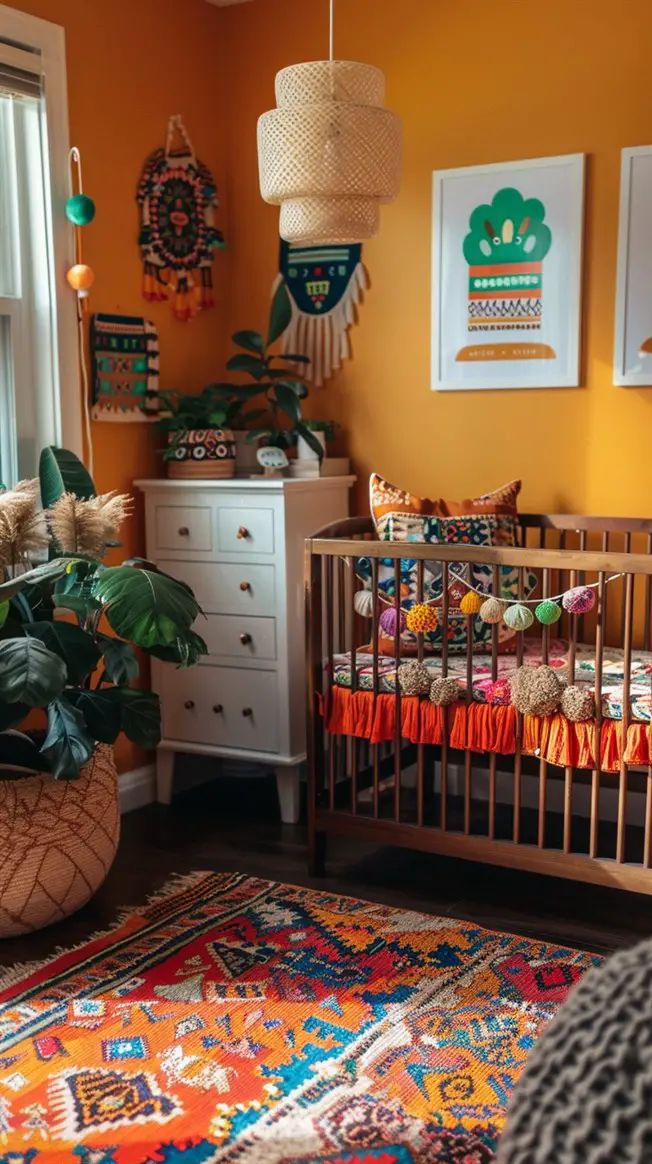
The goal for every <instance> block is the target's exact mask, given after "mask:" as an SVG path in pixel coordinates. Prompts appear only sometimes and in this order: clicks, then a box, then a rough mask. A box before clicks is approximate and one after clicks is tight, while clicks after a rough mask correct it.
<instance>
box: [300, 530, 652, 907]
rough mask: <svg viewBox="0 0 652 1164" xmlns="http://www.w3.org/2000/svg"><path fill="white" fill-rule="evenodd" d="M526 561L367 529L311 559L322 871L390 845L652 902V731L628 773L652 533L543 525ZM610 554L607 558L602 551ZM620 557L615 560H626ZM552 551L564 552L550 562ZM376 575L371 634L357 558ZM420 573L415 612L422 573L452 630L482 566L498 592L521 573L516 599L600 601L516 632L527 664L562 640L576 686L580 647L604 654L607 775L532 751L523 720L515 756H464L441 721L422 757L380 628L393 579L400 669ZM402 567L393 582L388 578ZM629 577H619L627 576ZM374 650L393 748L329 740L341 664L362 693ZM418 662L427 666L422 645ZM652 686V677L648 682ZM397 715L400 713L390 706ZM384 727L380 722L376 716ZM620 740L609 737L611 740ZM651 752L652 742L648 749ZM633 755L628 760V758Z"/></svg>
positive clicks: (469, 642)
mask: <svg viewBox="0 0 652 1164" xmlns="http://www.w3.org/2000/svg"><path fill="white" fill-rule="evenodd" d="M521 521H522V542H521V545H519V546H517V547H505V548H489V547H473V546H461V545H451V546H444V545H437V546H433V545H423V544H416V543H409V544H405V543H394V542H378V541H375V540H374V534H373V527H372V525H371V523H370V522H369V521H368V520H367V519H363V518H354V519H348V520H347V521H344V522H341V523H337V524H336V525H334V526H331V527H329V528H328V529H326V530H324V531H321V532H320V534H319V535H317V536H316V537H315V538H313V539H311V540H310V541H308V542H307V544H306V612H307V636H306V643H307V674H308V750H309V834H310V860H311V866H312V868H313V870H315V871H319V870H320V869H321V868H322V867H323V862H324V854H325V840H326V836H327V834H329V833H335V834H340V835H346V836H349V837H355V838H358V839H359V840H361V841H369V842H373V843H377V844H382V845H391V844H394V845H401V846H406V847H410V848H417V849H422V850H427V851H432V852H438V853H443V854H448V855H452V856H456V857H465V858H468V859H472V860H476V861H484V862H489V863H493V864H498V865H505V866H512V867H515V868H523V869H528V870H531V871H535V872H540V873H549V874H554V875H557V876H564V877H568V878H572V879H575V880H581V881H588V882H596V883H601V884H604V885H610V886H615V887H620V888H626V889H631V890H637V891H641V892H646V893H652V871H651V865H652V762H651V760H652V731H651V730H650V727H649V725H648V724H642V725H639V724H637V725H636V731H637V732H638V735H637V737H636V738H637V739H640V740H643V739H644V735H645V733H646V732H647V736H648V737H649V742H650V754H649V755H648V754H647V753H646V762H645V763H644V764H641V763H640V762H636V763H632V762H631V755H630V753H631V749H629V744H628V741H629V739H630V736H631V733H630V727H631V726H632V712H631V707H630V687H631V673H632V656H633V654H634V652H636V651H639V650H649V649H650V643H651V627H650V621H651V614H652V611H651V605H652V603H651V597H652V552H651V551H652V521H644V520H642V519H631V521H629V520H627V522H626V520H625V519H600V518H582V517H577V516H574V515H570V516H559V515H552V516H550V515H530V516H526V517H524V518H522V519H521ZM596 543H597V548H595V547H596ZM614 545H615V546H617V547H618V548H613V547H614ZM551 547H553V548H551ZM360 557H364V558H366V559H368V560H369V563H370V574H371V593H372V596H373V609H372V618H371V622H370V623H369V622H363V620H362V619H361V618H360V617H359V616H358V615H357V614H356V612H355V608H354V604H353V599H354V595H355V593H356V590H357V589H359V585H360V583H359V580H358V576H357V559H358V558H360ZM404 558H410V559H412V560H415V561H416V579H417V581H416V585H417V595H416V597H417V601H419V600H420V599H421V598H423V587H424V570H425V568H426V563H427V564H428V568H429V569H432V568H433V566H434V567H436V568H437V569H439V570H440V571H441V582H442V586H441V594H442V597H441V608H440V619H441V624H442V626H443V627H444V628H446V627H447V623H448V614H449V597H448V591H449V583H450V582H451V581H452V579H453V577H454V574H455V572H456V566H455V564H457V563H459V564H461V565H462V566H466V565H467V564H474V563H476V564H482V565H483V566H487V567H489V568H490V569H491V577H492V579H493V585H492V590H493V592H494V593H499V592H500V576H501V570H502V569H503V568H504V567H509V568H514V569H515V570H516V572H517V578H518V597H521V598H522V597H524V596H525V590H526V579H527V578H528V577H529V576H530V575H531V574H534V575H535V576H536V579H537V588H536V590H535V591H534V594H533V596H536V597H537V598H539V599H540V600H542V599H544V598H546V597H551V596H554V595H558V594H561V593H562V592H564V591H565V590H567V589H569V588H571V587H573V586H576V585H592V586H594V588H595V590H596V594H597V601H596V604H595V607H594V608H593V610H592V611H591V612H590V613H588V614H585V615H577V614H568V613H564V614H563V616H562V620H560V622H559V623H557V624H556V625H555V626H553V627H549V626H541V625H539V624H535V625H534V626H533V627H532V628H530V629H529V630H527V631H525V632H517V633H516V645H515V651H516V665H520V663H521V662H522V661H523V657H524V651H525V647H526V644H527V643H530V644H531V640H532V639H533V637H538V642H539V645H540V655H541V660H542V662H543V663H546V662H548V660H549V655H550V649H551V642H552V639H553V638H557V637H563V638H564V639H565V640H566V641H567V643H568V654H567V670H568V681H569V682H570V683H573V682H574V679H575V676H576V668H577V653H578V645H579V644H580V643H584V644H589V645H590V646H591V648H592V650H593V651H594V654H595V691H596V700H595V720H594V723H593V724H592V725H591V730H592V732H593V735H592V739H593V755H594V757H595V759H594V764H593V766H592V767H591V768H590V769H586V768H578V767H575V766H574V765H573V764H571V763H565V764H563V765H559V764H557V763H554V762H552V761H551V759H550V757H549V756H548V755H545V754H543V753H542V754H541V755H536V754H532V751H531V750H530V751H529V752H527V751H526V750H525V749H524V746H523V745H524V730H525V728H526V727H527V724H525V723H524V717H523V715H521V714H520V713H519V712H515V713H513V714H514V717H515V728H514V734H515V745H514V749H513V753H511V752H510V753H505V754H501V753H500V752H499V751H496V750H491V751H488V752H487V753H486V754H483V753H482V752H480V751H478V750H477V744H476V745H475V746H473V747H472V746H469V745H468V744H467V745H466V746H464V747H462V746H460V738H459V732H457V733H455V732H454V731H453V730H452V727H451V723H452V720H451V716H450V715H449V714H448V713H447V712H444V714H443V719H442V729H441V739H439V740H438V742H437V743H436V744H432V743H428V742H424V739H423V738H422V736H421V735H420V734H419V731H418V730H417V731H416V734H415V733H413V734H412V735H407V736H406V732H405V722H406V714H405V713H406V707H405V705H406V701H412V704H414V699H415V697H413V696H406V695H404V694H403V693H402V692H401V689H400V684H399V683H398V682H397V683H396V684H395V689H394V691H393V692H392V694H391V695H387V694H384V695H383V694H382V692H381V675H380V662H379V653H378V646H379V642H378V639H379V632H378V618H379V614H380V610H381V609H382V608H381V605H380V598H379V588H378V581H379V569H380V563H381V560H382V562H383V569H384V571H385V574H386V573H387V570H388V568H389V570H390V571H391V570H393V571H394V579H395V585H394V591H395V593H394V596H393V599H392V602H393V604H394V606H395V609H396V611H397V619H396V620H395V621H396V632H395V636H394V640H395V641H394V652H395V655H396V657H397V661H398V657H399V656H400V655H401V640H400V620H399V618H398V611H399V607H400V601H401V599H400V577H401V560H402V559H404ZM388 563H389V567H388ZM614 576H616V577H614ZM473 622H474V620H473V617H469V618H468V619H467V620H466V653H465V659H464V670H465V675H466V693H465V697H464V698H465V700H466V702H467V703H470V702H471V701H472V699H473V694H472V693H473V665H474V650H473V646H474V626H473ZM365 644H369V646H370V654H371V663H370V666H371V681H370V689H369V693H368V695H365V696H364V699H365V701H366V702H365V706H367V707H368V708H372V709H373V707H374V706H376V707H377V706H378V702H379V701H383V700H384V707H385V708H386V709H387V710H388V713H391V715H390V718H391V721H392V723H393V725H394V726H393V729H392V736H391V738H382V739H377V738H376V739H374V738H371V737H369V736H367V737H365V735H364V733H361V732H358V733H357V734H356V733H355V732H346V733H345V732H343V731H341V730H340V731H336V730H329V724H331V723H332V719H333V717H332V714H331V713H332V709H333V705H334V702H335V701H336V699H337V698H338V692H337V691H336V690H335V685H334V676H335V658H336V656H338V655H345V656H346V660H347V662H346V666H347V668H348V671H349V675H348V683H347V689H348V691H349V692H350V693H351V694H352V695H356V693H358V692H359V691H360V684H359V678H358V657H359V654H360V650H361V648H362V647H363V646H364V645H365ZM616 647H617V648H619V650H621V651H622V719H621V720H620V723H619V727H618V728H617V729H616V730H615V736H614V738H615V739H616V741H617V742H618V741H620V742H619V743H618V747H619V749H620V752H619V759H618V761H617V770H615V771H614V770H613V764H612V765H611V767H609V768H608V769H607V768H605V767H604V765H603V760H602V754H603V750H602V742H603V735H605V734H606V733H607V731H609V732H610V733H611V735H612V736H613V734H614V729H613V727H612V726H609V727H608V726H607V725H606V723H605V721H604V719H603V713H602V699H601V695H600V693H601V690H602V679H603V669H604V665H605V652H606V651H608V652H610V654H611V655H613V653H614V648H616ZM488 653H489V655H490V660H491V677H492V679H494V680H495V679H496V678H497V676H498V667H499V662H498V661H499V636H498V628H497V627H494V628H493V629H492V632H491V643H490V647H489V651H488ZM416 657H417V658H418V659H420V660H423V657H424V644H423V641H422V640H421V637H419V642H418V646H417V653H416ZM450 666H451V656H450V653H449V648H448V640H447V636H446V634H444V635H443V636H442V644H441V675H442V677H447V676H448V674H449V670H450ZM650 683H651V685H652V676H650ZM390 705H391V706H390ZM370 714H371V713H370ZM641 733H643V734H641ZM610 738H611V737H610ZM645 738H647V737H645ZM628 749H629V750H628Z"/></svg>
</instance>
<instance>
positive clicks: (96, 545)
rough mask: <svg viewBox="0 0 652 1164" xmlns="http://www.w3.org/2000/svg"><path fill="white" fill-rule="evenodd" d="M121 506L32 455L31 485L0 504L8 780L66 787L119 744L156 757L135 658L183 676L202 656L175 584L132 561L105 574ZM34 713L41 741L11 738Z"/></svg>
mask: <svg viewBox="0 0 652 1164" xmlns="http://www.w3.org/2000/svg"><path fill="white" fill-rule="evenodd" d="M39 492H40V495H41V498H42V501H43V505H42V507H41V505H40V504H39ZM130 501H131V499H130V498H129V497H127V496H125V495H121V494H116V493H108V494H103V495H99V496H98V495H96V493H95V489H94V486H93V482H92V480H91V478H90V477H89V475H88V473H87V472H86V470H85V469H84V466H83V465H82V464H81V462H80V461H79V460H78V459H77V458H76V457H75V456H74V454H72V453H70V452H68V451H67V450H65V449H54V448H50V449H45V450H44V451H43V453H42V455H41V461H40V482H39V481H22V482H20V483H19V484H18V485H17V486H16V487H15V489H13V490H5V491H4V492H0V764H3V765H10V766H11V769H12V774H13V775H14V776H15V775H16V772H15V770H16V769H17V770H19V771H18V774H19V775H20V774H23V775H25V774H26V770H31V771H33V770H37V771H44V772H50V773H51V774H52V776H53V777H55V778H71V777H75V776H77V775H78V774H79V771H80V768H81V767H82V765H83V764H85V763H86V762H87V761H88V760H89V759H90V757H91V756H92V754H93V752H94V750H95V747H96V745H97V743H98V742H103V743H108V744H111V743H113V742H114V741H115V740H116V738H117V737H118V735H119V734H120V733H121V732H124V733H125V734H126V735H127V736H128V737H129V739H131V740H133V741H134V742H135V743H137V744H139V745H141V746H142V747H145V748H152V747H155V746H156V744H157V743H158V741H159V738H160V708H159V700H158V696H157V695H156V694H155V693H154V692H152V691H147V690H142V689H140V688H134V687H132V686H131V684H132V683H134V682H135V681H136V680H137V679H138V676H139V670H140V667H139V662H138V656H137V654H136V651H135V648H140V649H141V650H143V651H146V652H147V653H149V654H150V655H153V656H155V657H156V658H159V659H163V660H166V661H169V662H171V663H176V664H177V665H178V666H182V667H186V666H190V665H192V664H193V663H195V662H196V661H197V659H198V658H199V657H200V656H201V655H203V654H205V653H206V644H205V643H204V641H203V639H202V638H201V637H200V636H199V635H198V634H197V633H196V632H195V631H194V630H193V629H192V626H193V623H194V622H195V619H196V618H197V616H198V614H199V613H200V610H199V606H198V604H197V601H196V599H195V597H194V595H193V593H192V591H191V590H190V588H189V587H188V586H186V585H185V583H183V582H180V581H178V580H177V579H175V578H172V577H171V576H170V575H169V574H165V573H163V572H162V571H160V570H158V569H157V567H156V566H155V565H154V564H153V563H151V562H146V561H144V560H143V559H138V558H134V559H130V560H127V561H126V562H124V563H123V564H122V565H119V566H106V565H104V562H103V558H104V555H105V553H106V550H107V548H108V547H109V546H111V545H115V544H117V535H118V532H119V528H120V525H121V523H122V521H123V520H124V519H125V518H126V517H127V516H128V514H129V512H130ZM46 551H49V553H50V555H51V557H50V560H49V561H47V562H42V563H40V564H38V565H34V564H33V559H34V558H35V557H36V556H43V555H44V554H45V552H46ZM104 621H106V624H108V628H107V629H108V630H109V631H110V632H112V633H106V631H105V630H104V629H102V628H103V626H104ZM34 709H42V710H43V711H44V712H45V715H46V717H47V729H46V731H45V733H44V734H43V733H41V735H40V736H39V733H38V732H30V733H28V732H26V731H25V730H21V725H22V723H23V721H24V720H25V718H26V716H27V715H29V714H30V713H31V712H33V711H34ZM2 776H3V778H7V777H8V773H7V771H6V770H5V771H3V773H2Z"/></svg>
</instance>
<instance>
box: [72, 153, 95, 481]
mask: <svg viewBox="0 0 652 1164" xmlns="http://www.w3.org/2000/svg"><path fill="white" fill-rule="evenodd" d="M68 170H69V173H68V178H69V182H70V191H71V193H70V197H69V198H68V201H67V202H66V206H65V211H66V218H67V219H68V222H69V223H70V224H71V225H72V228H73V231H74V236H75V262H74V264H73V266H72V267H70V269H69V270H68V272H67V273H66V279H67V281H68V285H69V287H71V289H72V290H73V291H74V292H75V293H76V296H77V335H78V340H77V342H78V356H79V368H80V371H81V378H82V415H83V417H84V434H85V439H86V459H87V468H88V471H89V472H90V473H91V475H92V473H93V437H92V433H91V416H90V393H91V390H90V378H89V375H88V363H87V357H86V335H85V331H84V314H85V313H86V312H87V311H88V295H89V292H90V289H91V287H92V286H93V283H94V282H95V272H94V271H93V269H92V267H89V266H88V264H87V263H85V262H84V256H83V248H82V230H83V228H84V227H85V226H88V225H89V224H90V223H91V222H92V221H93V219H94V218H95V203H94V202H93V199H92V198H89V197H88V195H87V194H85V193H84V182H83V178H82V164H81V154H80V152H79V150H78V149H77V146H73V147H72V149H71V150H70V153H69V154H68Z"/></svg>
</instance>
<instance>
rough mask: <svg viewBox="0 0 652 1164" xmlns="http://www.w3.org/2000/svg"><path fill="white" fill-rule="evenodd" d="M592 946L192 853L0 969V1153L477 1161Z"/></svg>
mask: <svg viewBox="0 0 652 1164" xmlns="http://www.w3.org/2000/svg"><path fill="white" fill-rule="evenodd" d="M599 961H600V959H599V958H597V957H594V956H593V955H590V954H584V953H580V952H578V951H577V950H569V949H565V948H563V947H560V946H555V945H548V944H545V943H543V942H536V941H531V940H530V939H528V938H519V937H510V936H509V935H507V934H499V933H492V932H490V931H489V930H485V929H482V928H481V927H480V926H477V925H473V924H472V923H470V922H462V921H455V920H454V919H452V918H438V917H428V916H425V915H423V914H418V913H411V912H406V911H401V910H397V909H390V908H389V907H387V906H383V905H371V904H369V903H367V902H363V901H356V900H353V899H351V898H346V897H336V896H333V895H332V894H329V893H318V892H314V891H312V890H309V889H298V888H293V887H291V886H287V885H277V884H272V883H271V882H268V881H260V880H257V879H255V878H252V877H244V876H241V875H239V874H222V875H217V874H213V873H197V874H194V875H193V876H192V877H190V878H186V879H185V880H184V882H183V883H182V884H178V885H176V886H175V887H174V888H173V889H171V890H168V891H167V894H163V895H162V896H161V897H160V898H159V899H158V900H156V901H154V902H153V903H152V904H150V905H149V906H147V907H145V908H143V909H142V910H138V911H136V912H133V913H131V914H129V915H128V916H127V917H126V918H125V919H124V921H123V922H122V923H121V924H120V925H119V926H118V928H117V929H116V930H114V931H113V932H112V933H111V934H108V935H105V936H103V937H101V938H96V939H95V940H92V941H90V942H88V943H87V944H86V945H84V946H82V947H80V948H78V949H77V950H75V951H70V952H69V953H67V954H61V955H58V956H57V957H56V958H54V959H53V960H52V961H51V962H49V963H48V964H47V965H45V966H43V967H41V968H40V969H37V970H32V971H30V970H29V969H28V968H24V969H19V970H17V971H16V972H15V973H14V974H13V975H12V976H11V978H10V981H9V982H7V981H5V983H4V984H3V983H0V1160H1V1161H2V1164H50V1162H52V1164H213V1162H215V1164H428V1162H432V1161H441V1162H442V1164H445V1162H449V1164H453V1162H456V1164H486V1162H488V1161H490V1160H492V1159H493V1156H494V1148H495V1145H496V1141H497V1138H498V1135H499V1132H500V1129H501V1127H502V1124H503V1121H504V1115H505V1107H506V1104H507V1102H508V1100H509V1097H510V1095H511V1093H512V1090H513V1088H514V1085H515V1083H516V1081H517V1080H518V1078H519V1075H520V1073H521V1070H522V1068H523V1065H524V1063H525V1060H526V1057H527V1054H528V1051H529V1050H530V1048H531V1047H532V1045H533V1043H534V1040H535V1039H536V1038H537V1035H538V1033H539V1031H540V1030H541V1028H542V1026H543V1024H544V1023H546V1022H547V1021H548V1019H550V1018H551V1016H552V1015H553V1014H554V1012H555V1011H556V1010H557V1009H558V1007H559V1005H560V1003H561V1002H562V1001H563V1000H564V998H565V997H566V994H567V993H568V991H569V989H570V988H571V986H572V985H573V984H574V983H575V982H576V981H577V980H578V979H579V978H580V977H581V976H582V975H583V974H584V973H585V971H586V970H588V969H589V967H590V966H591V965H593V964H595V963H597V962H599ZM551 1164H552V1162H551Z"/></svg>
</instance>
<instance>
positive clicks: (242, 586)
mask: <svg viewBox="0 0 652 1164" xmlns="http://www.w3.org/2000/svg"><path fill="white" fill-rule="evenodd" d="M240 589H241V590H251V582H241V583H240Z"/></svg>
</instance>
